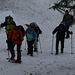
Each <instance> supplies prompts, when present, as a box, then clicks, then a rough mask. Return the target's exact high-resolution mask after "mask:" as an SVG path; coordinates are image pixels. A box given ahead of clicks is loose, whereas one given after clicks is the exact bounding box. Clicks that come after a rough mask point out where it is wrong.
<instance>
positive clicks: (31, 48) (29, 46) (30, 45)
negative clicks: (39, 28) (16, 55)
mask: <svg viewBox="0 0 75 75" xmlns="http://www.w3.org/2000/svg"><path fill="white" fill-rule="evenodd" d="M27 44H28V53H27V54H30V55H31V56H33V44H34V40H32V41H27Z"/></svg>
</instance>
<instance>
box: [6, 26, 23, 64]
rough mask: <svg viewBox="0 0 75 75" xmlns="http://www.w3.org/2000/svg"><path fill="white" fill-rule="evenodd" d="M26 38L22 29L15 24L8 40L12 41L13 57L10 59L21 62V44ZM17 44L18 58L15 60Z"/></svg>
mask: <svg viewBox="0 0 75 75" xmlns="http://www.w3.org/2000/svg"><path fill="white" fill-rule="evenodd" d="M23 40H24V38H23V34H22V32H21V30H20V29H19V28H18V26H15V27H14V28H13V29H12V30H11V31H10V33H9V35H8V41H7V42H9V41H10V53H11V58H10V59H9V60H10V61H13V62H14V63H21V62H22V61H21V45H22V41H23ZM15 45H17V60H15V59H14V58H15V52H14V47H15Z"/></svg>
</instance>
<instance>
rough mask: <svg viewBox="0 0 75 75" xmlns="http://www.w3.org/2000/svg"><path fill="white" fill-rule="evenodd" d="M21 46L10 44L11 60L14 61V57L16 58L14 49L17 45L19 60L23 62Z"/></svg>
mask: <svg viewBox="0 0 75 75" xmlns="http://www.w3.org/2000/svg"><path fill="white" fill-rule="evenodd" d="M21 44H22V43H21ZM21 44H15V43H13V42H11V44H10V53H11V58H13V59H14V57H15V51H14V47H15V45H17V60H19V61H21V50H20V49H21Z"/></svg>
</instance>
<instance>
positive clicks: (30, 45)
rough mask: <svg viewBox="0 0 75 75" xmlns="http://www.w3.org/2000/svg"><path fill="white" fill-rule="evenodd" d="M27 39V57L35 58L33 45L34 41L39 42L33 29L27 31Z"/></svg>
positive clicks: (29, 28)
mask: <svg viewBox="0 0 75 75" xmlns="http://www.w3.org/2000/svg"><path fill="white" fill-rule="evenodd" d="M25 35H26V39H27V44H28V52H27V55H29V54H30V56H33V44H34V41H35V40H37V35H36V32H35V30H34V29H33V27H28V28H27V29H26V30H25V34H24V36H25Z"/></svg>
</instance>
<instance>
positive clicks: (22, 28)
mask: <svg viewBox="0 0 75 75" xmlns="http://www.w3.org/2000/svg"><path fill="white" fill-rule="evenodd" d="M17 27H18V29H19V30H21V32H22V34H23V37H24V27H23V26H22V25H19V26H17Z"/></svg>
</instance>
